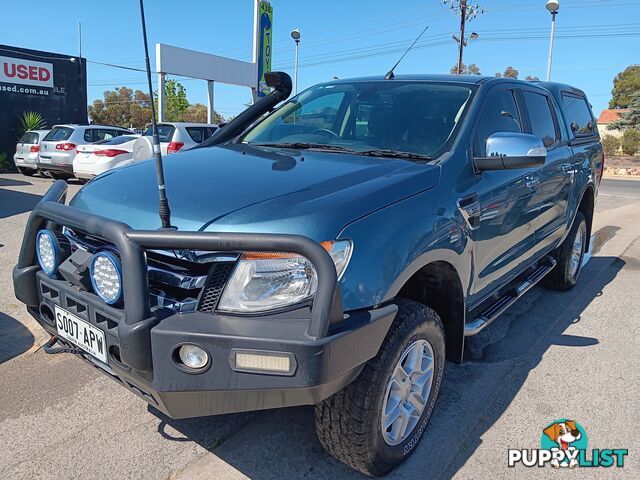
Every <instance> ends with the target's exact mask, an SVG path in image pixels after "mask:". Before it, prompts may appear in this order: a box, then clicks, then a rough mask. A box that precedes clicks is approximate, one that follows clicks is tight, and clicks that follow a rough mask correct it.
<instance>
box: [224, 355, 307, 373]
mask: <svg viewBox="0 0 640 480" xmlns="http://www.w3.org/2000/svg"><path fill="white" fill-rule="evenodd" d="M231 355H232V359H233V360H232V363H233V364H232V368H233V369H234V370H236V371H239V372H255V373H271V374H276V375H293V374H294V372H295V368H296V360H295V357H294V356H293V354H292V353H286V352H268V351H261V350H253V351H252V350H247V351H232V353H231Z"/></svg>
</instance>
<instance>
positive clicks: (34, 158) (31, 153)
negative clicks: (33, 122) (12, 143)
mask: <svg viewBox="0 0 640 480" xmlns="http://www.w3.org/2000/svg"><path fill="white" fill-rule="evenodd" d="M47 133H49V130H28V131H26V132H24V134H23V135H22V137H20V141H19V142H18V144H17V145H16V153H15V155H14V156H13V162H14V163H15V164H16V167H17V168H18V171H19V172H20V173H21V174H23V175H26V176H27V177H30V176H31V175H33V174H34V173H36V172H37V171H38V152H39V151H40V140H42V139H43V138H44V136H45V135H46V134H47Z"/></svg>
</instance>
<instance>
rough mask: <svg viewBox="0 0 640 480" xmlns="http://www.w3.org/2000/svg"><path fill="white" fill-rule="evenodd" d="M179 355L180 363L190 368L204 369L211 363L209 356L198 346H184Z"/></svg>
mask: <svg viewBox="0 0 640 480" xmlns="http://www.w3.org/2000/svg"><path fill="white" fill-rule="evenodd" d="M178 355H179V356H180V361H181V362H182V363H183V364H184V365H185V366H186V367H189V368H193V369H199V368H204V367H206V366H207V363H209V354H208V353H207V352H206V351H205V350H204V349H202V348H200V347H198V346H197V345H182V346H181V347H180V350H178Z"/></svg>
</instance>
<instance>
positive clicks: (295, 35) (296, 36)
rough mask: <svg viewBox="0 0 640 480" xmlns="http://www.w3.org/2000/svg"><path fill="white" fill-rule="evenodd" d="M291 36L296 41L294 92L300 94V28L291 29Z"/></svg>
mask: <svg viewBox="0 0 640 480" xmlns="http://www.w3.org/2000/svg"><path fill="white" fill-rule="evenodd" d="M291 38H293V41H294V42H296V63H295V67H294V70H293V94H294V95H297V94H298V49H299V48H300V29H298V28H296V29H295V30H292V31H291Z"/></svg>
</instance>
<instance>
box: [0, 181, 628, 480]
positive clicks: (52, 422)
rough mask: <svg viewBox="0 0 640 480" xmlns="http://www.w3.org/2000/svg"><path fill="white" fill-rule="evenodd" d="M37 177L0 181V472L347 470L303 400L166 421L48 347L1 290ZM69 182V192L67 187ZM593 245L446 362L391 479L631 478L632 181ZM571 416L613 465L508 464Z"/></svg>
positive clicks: (618, 194)
mask: <svg viewBox="0 0 640 480" xmlns="http://www.w3.org/2000/svg"><path fill="white" fill-rule="evenodd" d="M50 184H51V181H50V180H45V179H40V178H26V177H21V176H18V175H0V279H1V280H2V286H3V288H2V289H1V290H0V438H2V439H3V441H2V443H3V444H4V445H5V446H4V447H3V448H1V449H0V477H1V478H11V479H20V478H24V479H27V478H83V479H87V478H90V479H94V478H123V477H124V478H144V479H165V478H171V479H175V478H186V479H198V478H201V479H205V478H206V479H211V478H225V479H235V478H252V479H260V480H262V479H271V478H274V479H276V478H278V479H281V478H302V477H304V478H314V479H315V478H318V479H335V478H360V477H361V476H360V475H359V474H356V473H354V472H353V471H351V470H349V469H348V468H346V467H344V466H343V465H342V464H340V463H339V462H337V461H335V460H333V458H331V457H330V456H328V455H327V454H325V453H324V451H323V450H322V448H321V446H320V445H319V443H318V441H317V440H316V437H315V433H314V428H313V418H312V408H311V407H301V408H293V409H282V410H274V411H267V412H257V413H249V414H239V415H226V416H219V417H207V418H201V419H191V420H180V421H175V420H171V419H169V418H166V417H164V416H162V415H161V414H159V413H158V412H154V411H153V410H150V409H149V408H148V407H147V405H146V404H145V403H144V402H143V401H142V400H140V399H138V398H137V397H135V396H133V395H132V394H130V393H128V392H126V391H125V390H124V389H122V388H120V387H118V385H116V384H115V383H114V382H113V381H112V380H110V379H108V378H106V377H105V376H104V375H102V374H100V373H99V372H97V371H96V370H95V369H93V368H92V367H89V366H87V365H86V364H85V363H84V362H81V361H79V360H77V359H75V358H73V357H72V356H70V355H54V356H52V355H46V354H44V352H43V351H42V350H38V347H39V346H40V345H42V343H43V341H45V340H46V336H45V335H44V332H43V330H42V329H40V327H39V326H38V325H37V323H35V321H33V320H31V319H30V317H29V316H28V315H27V314H26V312H25V310H24V308H23V306H22V305H21V304H19V303H18V302H17V300H15V298H14V297H13V291H12V285H11V269H12V267H13V265H14V264H15V262H16V258H17V254H18V250H19V245H20V240H21V236H22V232H23V228H24V224H25V222H26V219H27V216H28V212H29V210H30V209H31V208H32V207H33V205H34V204H35V203H36V202H37V201H38V199H39V197H40V196H41V195H42V194H43V193H44V191H45V190H46V188H47V187H48V185H50ZM77 188H78V186H77V185H72V186H71V190H72V192H73V191H74V190H75V189H77ZM596 210H597V213H596V217H595V224H594V242H593V243H594V248H593V252H592V257H591V259H590V260H589V262H588V264H587V265H586V266H585V268H584V270H583V272H582V276H581V278H580V282H579V284H578V286H577V287H576V288H575V289H574V290H572V291H571V292H568V293H558V292H551V291H548V290H544V289H542V288H535V289H533V290H532V291H531V292H529V293H528V294H527V295H526V296H525V297H524V298H523V299H522V300H521V301H520V302H519V303H518V304H516V305H515V306H514V307H512V308H511V309H510V310H509V311H508V312H506V313H505V314H504V315H503V316H502V317H501V318H500V319H499V320H497V321H496V322H494V324H492V325H491V326H490V327H488V328H487V329H486V330H485V331H483V332H482V333H481V334H480V335H478V336H476V337H473V338H472V339H470V341H469V342H468V343H467V351H466V356H467V361H466V362H464V363H463V364H461V365H454V364H447V366H446V369H445V379H444V386H443V389H442V390H441V394H440V398H439V400H438V404H437V406H436V410H435V412H434V417H433V418H432V420H431V422H430V424H429V426H428V428H427V430H426V432H425V436H424V438H423V440H422V442H421V443H420V446H419V447H418V449H417V450H416V452H415V454H414V455H413V456H412V457H411V458H410V459H409V461H407V462H406V463H405V464H404V465H402V466H401V467H400V468H398V469H397V470H396V471H395V472H394V473H393V475H390V476H389V477H390V478H416V477H418V478H451V477H455V478H464V479H467V478H468V479H477V478H515V477H518V478H521V477H525V478H540V477H541V476H542V477H544V478H548V477H550V478H565V477H566V478H585V477H589V478H619V477H623V476H624V477H628V478H640V469H639V467H638V459H637V455H638V452H639V451H640V441H639V437H640V435H639V434H638V427H637V425H638V420H639V408H638V405H639V402H638V398H640V388H639V385H640V381H639V380H640V379H639V377H640V374H639V373H638V372H640V355H639V354H638V348H639V347H640V345H639V343H640V342H639V341H638V333H639V332H638V320H640V295H639V294H638V285H640V222H639V221H638V219H639V218H640V215H639V212H640V181H637V180H624V179H615V180H614V179H605V180H604V181H603V185H602V188H601V191H600V196H599V200H598V205H597V208H596ZM558 418H572V419H575V420H577V421H578V422H579V423H581V424H582V425H583V427H584V428H585V429H586V431H587V432H588V438H589V448H600V449H602V448H627V449H629V452H630V454H629V456H628V457H627V459H626V465H625V467H624V468H622V469H598V470H594V469H589V470H587V473H586V474H585V473H584V472H575V471H571V472H569V471H566V469H561V470H559V471H553V472H551V473H547V472H548V470H547V471H543V472H541V471H540V470H539V469H538V468H525V467H522V466H519V467H516V468H507V449H508V448H537V447H538V446H539V442H540V436H541V432H542V429H543V428H544V427H545V426H546V425H547V424H548V423H550V422H551V421H552V420H555V419H558Z"/></svg>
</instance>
